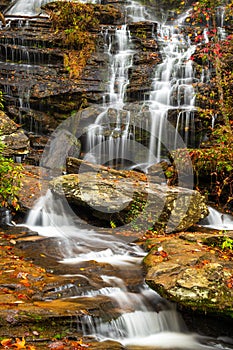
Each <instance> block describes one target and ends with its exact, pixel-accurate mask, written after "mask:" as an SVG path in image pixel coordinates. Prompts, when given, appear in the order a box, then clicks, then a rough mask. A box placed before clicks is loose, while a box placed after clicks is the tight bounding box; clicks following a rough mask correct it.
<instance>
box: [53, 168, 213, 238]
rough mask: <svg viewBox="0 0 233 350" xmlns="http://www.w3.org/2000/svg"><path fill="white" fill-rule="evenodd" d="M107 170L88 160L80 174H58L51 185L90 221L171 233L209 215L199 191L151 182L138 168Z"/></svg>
mask: <svg viewBox="0 0 233 350" xmlns="http://www.w3.org/2000/svg"><path fill="white" fill-rule="evenodd" d="M88 166H89V165H88ZM106 169H107V168H106ZM106 169H105V170H104V169H103V166H100V167H99V169H98V165H95V167H94V168H93V169H92V170H91V169H90V168H87V169H86V167H85V163H84V164H82V165H81V166H80V168H79V174H68V175H63V176H59V177H56V178H54V179H53V180H52V181H51V182H50V188H51V190H52V191H53V192H54V193H55V194H57V195H59V196H63V197H65V198H66V199H67V200H68V202H69V203H70V204H72V205H74V206H75V207H77V208H79V209H80V208H81V209H82V208H85V213H86V214H87V213H88V218H89V219H90V220H91V217H92V216H93V217H95V218H98V219H99V220H100V221H101V220H102V221H103V222H108V223H110V222H111V223H113V225H114V227H115V226H123V227H124V229H125V225H127V226H128V225H130V228H131V229H135V230H136V231H139V232H142V231H144V232H145V231H146V230H148V229H149V228H151V227H153V228H154V229H156V230H158V231H161V230H162V231H163V232H167V233H169V232H174V231H182V230H186V229H187V228H189V227H190V226H192V225H193V224H194V223H196V222H198V221H199V220H200V219H201V218H203V217H205V216H206V215H207V214H208V208H207V206H206V204H205V201H204V197H202V196H201V195H200V194H199V192H197V191H194V190H189V189H185V188H181V187H175V186H167V185H164V184H159V183H153V182H151V183H150V182H149V181H148V179H147V178H146V177H145V175H144V174H139V173H137V172H134V171H130V172H127V171H116V173H114V171H112V170H110V171H108V170H106Z"/></svg>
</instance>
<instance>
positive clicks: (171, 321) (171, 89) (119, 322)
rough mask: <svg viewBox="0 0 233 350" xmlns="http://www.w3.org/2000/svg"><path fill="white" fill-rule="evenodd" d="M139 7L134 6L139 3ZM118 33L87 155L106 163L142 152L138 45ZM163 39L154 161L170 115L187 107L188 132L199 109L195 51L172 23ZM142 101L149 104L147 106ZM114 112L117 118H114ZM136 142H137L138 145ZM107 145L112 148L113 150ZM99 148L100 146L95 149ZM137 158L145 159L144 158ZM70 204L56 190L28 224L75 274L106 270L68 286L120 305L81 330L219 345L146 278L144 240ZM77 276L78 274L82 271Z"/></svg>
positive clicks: (128, 342)
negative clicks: (127, 106) (134, 78)
mask: <svg viewBox="0 0 233 350" xmlns="http://www.w3.org/2000/svg"><path fill="white" fill-rule="evenodd" d="M29 3H30V8H28V7H27V6H25V7H24V4H25V1H18V2H17V3H16V4H15V6H19V8H20V11H21V13H23V14H24V15H28V14H29V13H30V15H31V13H35V12H33V11H34V10H33V11H32V9H35V8H36V9H37V6H38V5H40V4H41V2H38V1H31V2H27V3H26V5H28V4H29ZM135 4H136V3H132V4H131V5H132V6H131V8H132V7H134V6H135ZM13 9H14V7H12V9H11V11H12V12H13V11H16V9H17V7H16V8H15V10H13ZM128 10H129V9H128ZM141 10H142V9H141V8H140V13H139V14H138V13H137V19H138V18H140V19H143V18H142V16H143V11H141ZM17 11H18V10H17ZM36 11H37V10H36ZM13 13H14V12H13ZM37 13H38V12H37ZM131 13H135V12H131ZM132 18H133V15H132ZM115 34H116V36H115V38H116V41H117V45H116V46H117V47H118V49H117V50H116V51H117V52H115V53H112V52H111V46H112V40H111V39H109V46H108V53H109V57H110V62H111V64H110V77H109V81H110V83H109V84H108V88H107V89H106V94H105V99H104V100H105V101H104V105H106V104H107V106H106V111H104V112H103V113H102V114H100V115H99V116H98V118H97V120H96V122H95V124H94V125H91V126H90V127H89V130H88V132H87V135H88V137H87V139H88V145H87V156H88V155H89V156H92V158H94V159H95V160H96V161H97V162H98V163H101V164H102V163H106V162H107V161H112V160H114V159H130V160H132V155H131V154H130V155H128V154H127V152H128V151H129V149H130V151H131V153H139V152H136V151H135V149H133V150H132V147H131V146H132V140H134V125H133V122H132V121H131V116H130V113H129V112H128V111H127V110H124V109H123V107H124V96H125V87H126V85H127V82H128V77H127V75H128V71H129V68H130V67H131V66H132V57H133V54H134V50H133V49H132V48H130V46H131V42H130V33H129V32H128V30H127V27H126V26H125V25H124V26H122V27H121V28H118V29H117V30H116V33H115ZM160 38H161V46H162V47H163V56H164V57H163V63H162V64H161V65H159V67H158V70H157V71H156V75H155V77H154V84H153V90H152V91H151V94H150V97H149V101H147V102H146V104H147V105H148V106H149V117H148V123H149V124H150V129H151V134H152V136H151V138H150V142H149V151H148V153H147V156H145V154H144V153H143V156H142V159H140V161H144V162H145V163H146V165H148V164H150V163H155V160H157V161H159V160H160V159H161V148H162V145H161V140H163V141H164V140H165V141H166V142H165V143H168V144H169V140H168V136H167V135H165V134H164V133H165V131H168V130H164V126H166V119H167V118H168V114H169V113H168V112H169V111H170V110H173V109H174V110H177V109H179V110H180V114H179V118H178V119H179V120H178V121H177V125H176V128H175V129H177V130H178V129H179V128H180V125H179V121H181V124H182V123H183V124H184V125H185V132H186V131H187V129H188V128H189V127H190V120H191V119H192V111H193V109H194V105H193V104H194V94H193V90H192V86H191V83H192V67H191V64H190V63H188V62H186V61H187V60H188V59H189V56H190V55H191V53H192V52H193V50H194V48H187V47H186V43H184V38H183V37H182V35H181V33H179V31H178V29H176V30H175V29H174V28H173V27H172V26H161V29H160ZM114 50H115V49H114ZM116 87H117V88H116ZM181 95H182V97H181ZM143 102H144V101H143ZM142 105H145V104H144V103H142ZM112 116H113V118H114V123H111V117H112ZM191 123H192V122H191ZM112 124H114V127H112ZM165 129H166V128H165ZM185 135H186V134H185ZM188 137H189V136H187V135H186V136H185V137H184V138H185V140H188ZM116 139H117V142H116ZM106 140H107V142H106ZM172 142H173V145H172V147H173V149H174V148H176V147H177V144H178V140H175V139H173V140H172ZM102 144H104V145H102ZM127 144H129V147H128V146H127ZM99 145H100V146H99ZM133 145H135V143H134V142H133ZM104 146H106V147H105V149H104V148H103V147H104ZM98 147H99V148H98ZM169 147H170V146H169ZM95 148H98V150H97V151H96V152H93V150H95ZM143 150H144V149H143ZM139 151H140V150H139ZM92 152H93V153H92ZM97 155H98V156H97ZM90 158H91V157H90ZM135 163H137V161H136V159H135ZM122 166H124V164H122ZM69 209H70V208H67V205H66V203H65V204H64V202H63V201H62V200H58V199H57V198H54V197H53V195H52V194H51V192H50V191H48V192H47V194H46V195H45V196H44V197H42V198H41V199H40V200H39V202H38V203H37V204H36V206H35V208H34V209H33V210H32V211H31V212H30V213H29V217H28V220H27V225H28V227H29V228H31V229H32V230H33V231H37V232H38V233H39V234H40V235H42V236H49V237H54V238H56V240H54V244H55V245H56V247H55V248H54V258H56V254H57V251H59V256H60V258H59V263H60V264H62V265H63V266H65V270H66V271H67V274H69V272H68V271H69V269H70V267H71V266H72V267H73V268H72V271H74V270H75V268H77V270H76V274H78V275H80V274H81V271H82V269H80V266H82V264H83V263H84V262H85V264H89V265H90V266H93V262H95V264H99V265H98V269H99V270H100V269H102V270H103V273H102V274H101V275H100V276H99V281H100V283H99V285H98V286H96V287H95V288H93V289H90V290H88V292H86V291H85V292H81V293H79V290H78V289H77V288H73V285H72V284H71V283H69V284H68V285H67V288H68V289H70V288H73V289H74V292H75V293H76V294H75V293H74V295H73V296H72V298H73V299H74V298H77V299H80V300H81V299H83V298H84V299H85V298H92V297H95V296H100V295H101V296H102V297H105V298H106V300H108V302H109V300H111V304H112V308H113V309H114V310H115V311H114V312H115V313H114V314H113V316H112V315H111V314H109V315H108V314H107V315H106V317H104V319H103V317H94V316H90V315H84V316H83V317H82V318H81V319H80V320H79V322H78V324H79V326H78V327H79V328H78V331H80V332H82V333H83V334H84V335H92V336H94V337H96V338H97V339H98V340H100V341H101V340H104V339H106V338H111V339H116V340H118V341H119V342H121V343H122V344H123V345H124V346H125V347H126V349H127V348H130V349H140V348H143V349H145V348H149V349H155V348H164V349H174V350H175V349H185V350H201V349H203V350H204V349H219V344H218V343H217V342H216V341H214V340H209V339H205V338H204V337H201V336H198V335H196V334H194V335H193V334H190V333H188V331H187V329H186V326H185V324H184V322H183V320H182V318H181V317H180V315H179V314H178V313H177V311H176V310H175V309H174V307H173V306H172V305H170V304H169V303H167V302H166V301H165V300H164V299H162V298H160V296H159V295H158V294H157V293H155V292H153V291H151V290H149V288H148V287H147V286H146V285H145V284H144V283H143V276H142V272H141V271H140V267H139V265H140V263H141V259H142V257H143V256H144V254H145V253H144V251H142V250H141V249H140V248H139V247H138V246H137V245H134V244H127V243H126V242H125V240H124V238H123V237H121V236H119V237H117V236H113V235H109V234H107V233H103V232H98V230H94V229H89V228H85V227H83V226H84V225H83V222H82V221H81V220H78V219H77V217H76V216H75V215H74V213H73V212H72V211H70V210H69ZM103 263H104V264H103ZM80 264H81V265H80ZM106 266H107V268H106ZM104 267H105V270H104ZM102 270H101V271H102ZM129 273H130V274H133V275H134V276H135V275H136V278H135V277H134V280H133V281H131V284H129V283H128V282H127V281H126V280H125V276H126V275H128V274H129ZM69 276H71V277H72V276H74V273H73V275H72V274H69ZM82 277H83V278H87V279H88V280H89V282H90V286H94V285H96V283H95V281H94V279H93V276H86V275H85V273H83V274H82ZM135 279H136V282H137V283H135ZM48 300H49V298H48ZM80 302H81V301H80ZM116 310H117V311H116ZM211 344H212V345H211ZM220 346H221V347H222V348H223V349H230V348H229V347H227V346H224V345H220Z"/></svg>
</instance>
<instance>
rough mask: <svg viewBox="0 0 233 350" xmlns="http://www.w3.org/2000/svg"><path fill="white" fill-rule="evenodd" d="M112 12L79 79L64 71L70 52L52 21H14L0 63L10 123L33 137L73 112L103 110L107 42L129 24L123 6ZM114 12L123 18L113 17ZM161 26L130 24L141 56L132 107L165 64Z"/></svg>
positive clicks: (131, 89) (3, 35)
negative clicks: (89, 108)
mask: <svg viewBox="0 0 233 350" xmlns="http://www.w3.org/2000/svg"><path fill="white" fill-rule="evenodd" d="M105 3H106V4H108V1H106V2H105ZM53 6H56V5H54V3H50V4H48V5H47V8H48V9H50V8H52V7H53ZM96 6H98V5H96ZM109 6H111V7H106V9H105V10H104V7H103V9H102V10H101V11H102V12H101V15H100V29H99V31H97V30H96V31H95V32H93V33H92V34H93V36H95V37H96V49H95V51H94V52H93V54H92V55H91V57H90V58H89V60H88V62H87V65H86V66H85V67H84V69H83V71H82V74H81V76H79V77H78V78H74V77H71V76H70V74H69V71H68V69H67V67H66V65H65V57H66V56H67V55H68V54H69V52H70V48H69V47H67V46H66V45H65V44H64V42H63V40H62V38H61V36H60V35H59V33H57V32H56V30H55V29H54V28H53V27H52V24H51V22H50V21H49V20H47V19H45V18H38V19H37V20H35V19H33V20H30V19H27V21H26V20H22V23H21V26H18V20H15V21H14V20H13V19H11V26H10V27H9V28H3V30H2V31H1V32H0V58H1V61H2V62H4V63H5V64H4V65H3V67H2V69H1V76H2V78H1V80H0V85H1V89H2V91H7V92H8V93H7V96H6V98H5V104H6V111H7V113H8V115H9V116H10V117H13V118H15V120H17V121H18V122H19V123H21V121H22V122H23V123H24V125H25V126H26V128H27V129H28V130H29V131H32V132H35V133H40V134H41V133H44V134H47V133H50V132H51V131H53V130H54V129H55V128H56V127H57V126H58V125H59V124H60V123H61V122H62V121H63V120H64V119H66V118H67V117H69V116H70V114H71V113H72V112H74V111H78V110H80V109H82V108H84V107H87V106H91V105H92V104H93V103H97V104H102V102H103V95H104V94H105V93H106V84H107V81H106V78H107V77H108V76H109V54H108V53H107V52H106V49H105V45H106V42H104V38H103V37H104V35H109V40H110V41H111V40H113V37H114V33H115V28H117V26H118V25H119V24H121V23H123V21H124V16H122V13H123V12H121V9H120V7H119V4H118V2H116V3H115V4H114V3H113V4H112V2H111V4H110V5H109ZM121 6H122V4H121ZM48 9H47V10H48ZM112 9H114V11H115V12H117V11H118V15H115V16H113V12H114V11H113V10H112ZM97 12H98V11H97ZM97 12H96V15H97ZM156 26H157V25H156V23H141V22H140V23H134V24H131V30H132V33H133V36H134V38H133V39H132V45H136V47H137V51H138V53H137V54H135V57H134V66H133V67H132V69H131V71H130V73H129V75H130V76H129V81H130V82H129V84H128V88H127V92H126V95H127V99H128V101H135V100H136V99H138V97H139V95H140V94H141V93H142V91H141V90H142V86H144V88H143V89H144V90H143V92H146V91H149V90H150V85H151V83H152V76H153V74H152V72H153V69H154V67H155V65H156V64H157V63H158V62H160V59H161V58H160V55H159V50H158V46H157V43H156V41H155V39H154V33H155V32H156ZM103 33H106V34H103ZM142 34H143V38H142ZM18 43H19V44H18ZM114 49H115V48H114V47H112V50H114ZM132 49H133V47H132ZM19 62H20V63H19ZM61 82H62V83H61ZM19 87H20V89H19ZM107 99H108V97H107ZM19 119H20V120H21V121H20V120H19Z"/></svg>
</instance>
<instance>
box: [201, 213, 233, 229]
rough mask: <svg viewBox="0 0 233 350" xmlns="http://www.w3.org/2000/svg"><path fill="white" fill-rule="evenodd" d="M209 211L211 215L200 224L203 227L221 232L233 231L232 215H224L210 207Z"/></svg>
mask: <svg viewBox="0 0 233 350" xmlns="http://www.w3.org/2000/svg"><path fill="white" fill-rule="evenodd" d="M208 209H209V215H208V216H207V217H206V218H205V219H204V220H202V221H201V222H200V223H199V224H200V225H201V226H204V227H207V228H213V229H216V230H221V231H224V230H226V231H229V230H232V231H233V216H232V215H228V214H223V213H221V212H219V211H218V210H216V209H214V208H212V207H208Z"/></svg>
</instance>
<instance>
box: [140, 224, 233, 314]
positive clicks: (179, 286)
mask: <svg viewBox="0 0 233 350" xmlns="http://www.w3.org/2000/svg"><path fill="white" fill-rule="evenodd" d="M225 235H226V234H225ZM214 236H216V237H215V238H216V240H218V239H217V236H219V238H221V239H223V235H222V234H221V233H218V232H215V233H202V232H200V228H199V230H197V229H196V230H195V231H194V232H192V233H182V234H177V235H173V236H172V237H171V236H169V237H168V236H167V237H160V238H157V239H156V238H155V239H149V240H148V241H147V242H146V245H145V248H146V249H150V251H149V254H148V255H147V256H146V257H145V258H144V266H145V269H146V271H147V274H146V278H145V279H146V283H147V284H148V285H149V286H150V287H151V288H152V289H154V290H155V291H157V292H158V293H159V294H160V295H161V296H162V297H164V298H167V299H168V300H170V301H173V302H176V303H177V304H178V305H179V308H180V309H182V310H183V311H185V310H186V311H189V312H194V311H195V312H196V313H199V314H202V315H208V316H213V317H214V316H215V317H219V316H222V317H224V318H228V319H229V320H232V318H233V309H232V305H233V264H232V261H231V254H229V253H228V252H227V250H225V251H224V250H220V249H219V248H218V247H214V246H213V245H212V246H211V247H210V246H209V243H208V241H209V240H210V239H211V241H212V240H213V237H214ZM228 236H229V237H231V239H232V238H233V232H229V233H228ZM207 243H208V244H207ZM217 319H218V318H217Z"/></svg>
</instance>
